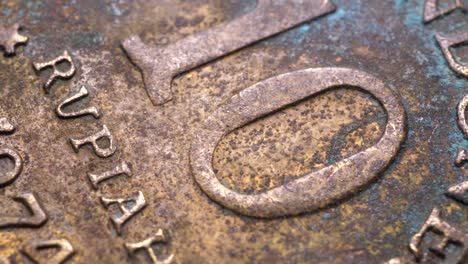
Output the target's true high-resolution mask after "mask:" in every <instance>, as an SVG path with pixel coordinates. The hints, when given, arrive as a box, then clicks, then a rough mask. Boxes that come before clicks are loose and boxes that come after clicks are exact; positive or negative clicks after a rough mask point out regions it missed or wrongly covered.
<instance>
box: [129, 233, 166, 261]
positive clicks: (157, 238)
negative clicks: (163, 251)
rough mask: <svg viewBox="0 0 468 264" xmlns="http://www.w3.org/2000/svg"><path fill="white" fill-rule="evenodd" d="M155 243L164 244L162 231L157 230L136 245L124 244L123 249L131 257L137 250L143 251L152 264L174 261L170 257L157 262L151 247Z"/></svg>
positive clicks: (164, 237)
mask: <svg viewBox="0 0 468 264" xmlns="http://www.w3.org/2000/svg"><path fill="white" fill-rule="evenodd" d="M155 243H166V236H165V235H164V232H163V230H162V229H158V232H157V233H156V234H155V235H154V236H152V237H150V238H148V239H146V240H143V241H141V242H138V243H125V248H126V249H127V252H128V254H130V255H133V254H135V253H136V252H137V251H139V250H144V251H146V253H147V254H148V256H149V257H150V259H151V261H152V263H153V264H170V263H172V262H173V260H174V255H170V256H169V257H167V258H166V259H164V260H159V258H158V257H157V256H156V253H155V252H154V250H153V247H152V245H153V244H155Z"/></svg>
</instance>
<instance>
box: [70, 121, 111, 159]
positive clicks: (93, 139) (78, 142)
mask: <svg viewBox="0 0 468 264" xmlns="http://www.w3.org/2000/svg"><path fill="white" fill-rule="evenodd" d="M100 139H107V140H108V142H109V146H107V147H100V146H99V145H98V143H97V141H98V140H100ZM70 142H71V144H72V146H73V149H74V150H75V152H76V153H78V152H79V150H80V147H81V146H83V145H86V144H91V145H92V146H93V149H94V153H96V155H97V156H98V157H100V158H108V157H110V156H112V155H114V153H115V151H116V150H117V146H116V145H115V143H114V137H113V136H112V134H111V133H110V131H109V129H108V128H107V126H106V125H104V126H103V128H102V130H101V131H99V132H98V133H96V134H94V135H92V136H89V137H86V138H83V139H70Z"/></svg>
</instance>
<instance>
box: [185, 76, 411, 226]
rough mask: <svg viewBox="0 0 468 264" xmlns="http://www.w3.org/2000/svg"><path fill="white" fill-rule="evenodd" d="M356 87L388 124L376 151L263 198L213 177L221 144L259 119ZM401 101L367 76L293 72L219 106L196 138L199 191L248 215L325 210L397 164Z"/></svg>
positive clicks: (194, 149) (401, 128)
mask: <svg viewBox="0 0 468 264" xmlns="http://www.w3.org/2000/svg"><path fill="white" fill-rule="evenodd" d="M339 86H354V87H359V88H360V89H362V90H363V91H366V92H368V93H370V94H372V95H373V96H374V97H375V98H377V100H379V101H380V102H381V103H382V105H383V107H384V109H385V111H386V113H387V116H388V117H387V118H388V124H387V126H386V128H385V132H384V134H383V136H382V138H381V139H380V140H379V142H377V143H376V144H375V145H373V146H372V147H370V148H368V149H366V150H365V151H361V152H359V153H356V154H354V155H353V156H351V157H348V158H345V159H342V160H340V161H337V162H336V163H334V164H333V165H330V166H327V167H325V168H323V169H320V170H316V171H314V172H310V173H308V174H305V175H303V176H301V177H300V178H299V179H296V180H294V181H290V182H288V183H286V184H284V185H283V186H280V187H276V188H274V189H271V190H268V191H266V192H263V193H260V194H242V193H238V192H236V191H233V190H231V189H229V188H228V187H226V186H224V185H223V183H222V182H220V180H219V179H218V178H217V176H216V174H215V173H214V172H213V169H212V163H213V153H214V151H215V148H216V146H217V145H218V143H219V141H220V140H221V138H223V137H224V136H225V135H226V134H227V133H229V132H231V131H233V130H234V129H237V128H239V127H243V126H245V125H247V124H249V123H251V122H253V121H255V120H256V119H258V118H261V117H263V116H265V115H268V114H269V113H271V112H273V111H275V110H277V109H281V108H283V107H285V106H288V105H290V104H292V103H294V102H297V101H300V100H302V99H304V98H307V97H309V96H311V95H314V94H317V93H320V92H322V91H326V90H328V89H331V88H333V87H339ZM405 118H406V117H405V112H404V109H403V106H402V105H401V103H400V101H399V99H398V98H397V97H396V96H395V94H394V93H393V92H392V91H391V90H389V89H388V88H386V87H385V86H384V84H383V83H382V82H381V81H380V80H378V79H375V78H374V77H372V76H371V75H368V74H367V73H364V72H360V71H355V70H351V69H347V68H315V69H308V70H302V71H297V72H291V73H287V74H284V75H280V76H277V77H274V78H271V79H268V80H266V81H263V82H260V83H257V84H255V85H254V86H252V87H249V88H247V89H245V90H243V91H241V92H240V93H239V94H238V95H236V96H234V97H232V98H230V99H229V100H228V101H226V102H225V103H223V104H221V105H220V106H219V108H218V109H216V110H215V111H214V113H213V114H211V115H210V116H208V117H207V118H206V120H205V121H204V122H203V124H202V125H201V128H200V130H199V131H197V132H196V135H195V139H194V142H193V143H192V151H191V156H190V161H191V165H192V172H193V174H194V176H195V179H196V180H197V183H198V184H199V185H200V187H201V188H202V189H203V190H204V191H205V192H206V193H207V194H208V195H209V196H210V197H211V198H213V199H214V200H216V201H218V202H219V203H221V204H223V205H224V206H226V207H228V208H230V209H232V210H234V211H238V212H240V213H242V214H245V215H250V216H256V217H278V216H287V215H297V214H300V213H304V212H311V211H314V210H317V209H319V208H323V207H325V206H327V205H330V204H331V203H336V202H337V201H339V200H341V199H343V198H346V197H347V196H349V195H350V194H352V193H355V192H357V191H358V190H360V189H362V188H363V187H364V186H365V185H367V184H369V183H370V182H371V181H372V180H373V179H375V177H376V176H378V175H379V173H381V172H382V171H383V170H385V169H386V168H387V166H388V165H389V164H390V163H391V162H392V161H393V160H394V158H395V156H396V154H397V152H398V150H399V149H400V147H401V145H402V144H403V140H404V138H405V137H406V131H405V126H406V125H405V121H406V120H405Z"/></svg>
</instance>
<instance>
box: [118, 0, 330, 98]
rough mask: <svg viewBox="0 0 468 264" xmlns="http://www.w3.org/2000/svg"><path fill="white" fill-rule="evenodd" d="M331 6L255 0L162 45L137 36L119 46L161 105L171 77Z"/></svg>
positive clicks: (321, 1)
mask: <svg viewBox="0 0 468 264" xmlns="http://www.w3.org/2000/svg"><path fill="white" fill-rule="evenodd" d="M334 9H335V6H334V5H333V3H332V2H331V0H309V1H304V0H289V1H283V0H281V1H277V0H259V1H258V5H257V8H256V9H255V11H252V12H250V13H249V14H247V15H244V16H242V17H240V18H237V19H235V20H234V21H232V22H229V23H227V24H224V25H219V26H216V27H213V28H211V29H209V30H207V31H205V32H201V33H198V34H194V35H192V36H190V37H187V38H185V39H183V40H180V41H178V42H176V43H174V44H169V45H168V46H166V47H150V46H147V45H145V44H143V42H142V41H141V39H140V38H139V37H138V36H133V37H130V38H128V39H126V40H125V41H124V42H123V43H122V45H123V47H124V49H125V51H126V52H127V54H128V55H129V57H130V58H131V59H132V61H133V62H134V63H135V64H136V65H138V67H139V68H140V69H141V70H142V72H143V76H144V80H145V86H146V90H147V91H148V95H149V97H150V98H151V100H152V102H153V104H154V105H161V104H164V103H166V102H168V101H169V100H171V99H172V92H171V83H172V79H173V78H174V77H175V76H177V75H179V74H181V73H183V72H186V71H188V70H191V69H193V68H195V67H197V66H200V65H203V64H205V63H207V62H210V61H213V60H215V59H217V58H220V57H222V56H226V55H227V54H229V53H232V52H234V51H236V50H239V49H241V48H243V47H245V46H248V45H250V44H252V43H254V42H257V41H260V40H262V39H265V38H267V37H270V36H272V35H275V34H278V33H280V32H282V31H284V30H287V29H289V28H291V27H294V26H296V25H298V24H301V23H304V22H306V21H309V20H311V19H313V18H316V17H319V16H322V15H324V14H327V13H329V12H332V11H333V10H334Z"/></svg>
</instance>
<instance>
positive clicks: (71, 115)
mask: <svg viewBox="0 0 468 264" xmlns="http://www.w3.org/2000/svg"><path fill="white" fill-rule="evenodd" d="M86 96H88V89H86V87H85V86H82V87H81V88H80V90H79V91H78V93H76V94H74V95H72V96H70V97H69V98H67V99H65V100H64V101H63V102H62V103H61V104H59V105H58V106H57V109H56V112H57V115H58V116H59V117H62V118H74V117H80V116H85V115H92V116H93V117H94V118H96V119H99V118H100V117H101V114H100V113H99V110H98V109H97V108H96V107H94V106H93V107H88V108H86V109H81V110H78V111H72V112H68V113H66V112H64V111H63V108H64V107H65V106H67V105H70V104H72V103H73V102H76V101H78V100H80V99H81V98H84V97H86Z"/></svg>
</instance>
